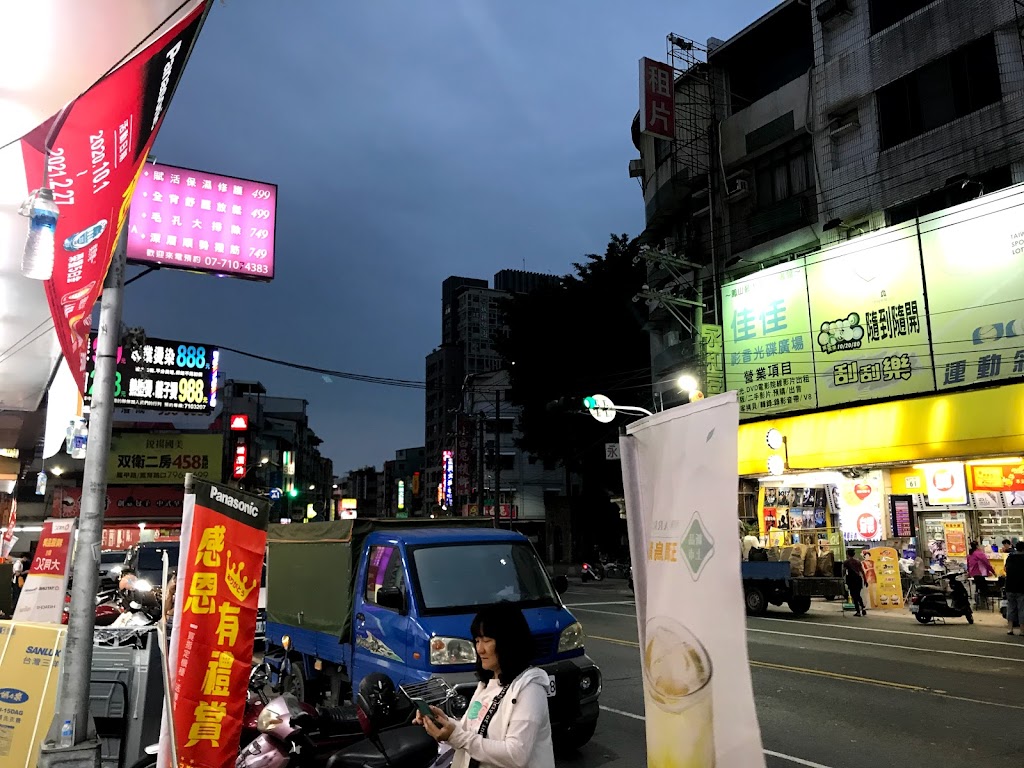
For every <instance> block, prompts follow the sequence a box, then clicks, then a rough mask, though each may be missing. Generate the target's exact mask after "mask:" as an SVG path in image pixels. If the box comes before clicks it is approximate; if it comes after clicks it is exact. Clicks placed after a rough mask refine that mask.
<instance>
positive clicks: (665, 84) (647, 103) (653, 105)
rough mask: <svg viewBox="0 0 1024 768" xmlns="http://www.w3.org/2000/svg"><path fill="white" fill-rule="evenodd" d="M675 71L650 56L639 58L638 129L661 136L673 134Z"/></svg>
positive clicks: (670, 138)
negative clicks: (649, 57)
mask: <svg viewBox="0 0 1024 768" xmlns="http://www.w3.org/2000/svg"><path fill="white" fill-rule="evenodd" d="M674 83H675V71H674V70H673V69H672V67H671V65H669V64H663V63H661V62H660V61H654V59H648V58H643V59H640V132H641V133H647V134H650V135H651V136H656V137H658V138H661V139H669V140H672V139H674V138H675V136H676V105H675V97H674V94H673V90H674Z"/></svg>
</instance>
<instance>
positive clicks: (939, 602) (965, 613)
mask: <svg viewBox="0 0 1024 768" xmlns="http://www.w3.org/2000/svg"><path fill="white" fill-rule="evenodd" d="M963 578H965V574H963V573H947V574H946V575H945V576H943V577H942V580H943V581H945V582H946V583H947V584H948V587H947V588H945V589H944V588H943V587H939V586H930V585H927V584H921V585H919V586H916V587H914V589H913V590H912V591H911V594H910V612H911V613H913V614H914V618H915V619H917V620H918V621H919V622H921V623H922V624H928V623H929V622H931V621H932V620H934V619H948V618H960V617H961V616H962V617H964V618H966V619H967V623H968V624H973V623H974V609H972V608H971V598H970V595H968V594H967V588H966V587H965V586H964V583H963ZM947 590H948V591H947Z"/></svg>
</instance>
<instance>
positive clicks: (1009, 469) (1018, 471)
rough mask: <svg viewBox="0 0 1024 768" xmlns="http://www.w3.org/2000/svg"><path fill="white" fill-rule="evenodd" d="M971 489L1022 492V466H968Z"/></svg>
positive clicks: (1023, 466)
mask: <svg viewBox="0 0 1024 768" xmlns="http://www.w3.org/2000/svg"><path fill="white" fill-rule="evenodd" d="M969 468H970V471H971V488H972V490H974V492H975V493H977V492H979V491H1003V492H1012V491H1024V464H970V465H969Z"/></svg>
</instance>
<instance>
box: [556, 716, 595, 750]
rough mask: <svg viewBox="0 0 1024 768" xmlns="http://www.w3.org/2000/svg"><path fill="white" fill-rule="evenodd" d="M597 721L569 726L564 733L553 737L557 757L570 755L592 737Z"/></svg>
mask: <svg viewBox="0 0 1024 768" xmlns="http://www.w3.org/2000/svg"><path fill="white" fill-rule="evenodd" d="M595 730H597V720H591V721H589V722H586V723H577V724H576V725H570V726H569V727H568V728H566V729H565V730H564V731H561V732H558V733H556V734H555V735H554V747H555V752H557V753H558V754H559V755H562V756H564V755H570V754H572V753H573V752H575V751H576V750H578V749H579V748H580V747H582V746H583V745H584V744H586V743H587V742H588V741H590V740H591V739H592V738H593V737H594V731H595Z"/></svg>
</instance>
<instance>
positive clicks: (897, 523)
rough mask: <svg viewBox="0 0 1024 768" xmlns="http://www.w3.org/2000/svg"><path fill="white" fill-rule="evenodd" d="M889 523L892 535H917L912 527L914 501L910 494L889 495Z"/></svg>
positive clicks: (909, 537) (908, 537) (910, 536)
mask: <svg viewBox="0 0 1024 768" xmlns="http://www.w3.org/2000/svg"><path fill="white" fill-rule="evenodd" d="M889 524H890V526H891V528H892V535H893V536H897V537H899V538H901V539H911V538H913V537H914V536H916V535H917V533H916V531H915V529H914V502H913V497H911V496H896V495H893V496H890V497H889Z"/></svg>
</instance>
